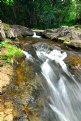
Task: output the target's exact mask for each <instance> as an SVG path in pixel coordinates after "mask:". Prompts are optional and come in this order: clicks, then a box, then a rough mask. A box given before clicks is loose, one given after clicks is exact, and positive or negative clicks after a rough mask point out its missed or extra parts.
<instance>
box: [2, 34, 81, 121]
mask: <svg viewBox="0 0 81 121" xmlns="http://www.w3.org/2000/svg"><path fill="white" fill-rule="evenodd" d="M35 36H36V35H35ZM14 43H15V44H16V45H17V46H18V47H20V48H22V50H23V53H24V56H23V57H20V58H16V59H15V61H14V64H13V67H14V76H13V79H12V81H11V83H10V84H9V85H8V87H7V88H6V90H5V91H4V93H3V95H2V97H3V98H4V101H5V102H6V101H7V102H8V101H11V102H12V104H13V114H14V113H15V112H16V113H17V114H14V115H13V117H14V119H13V121H81V83H80V81H79V80H78V78H77V77H76V78H75V76H74V75H72V74H71V73H70V71H69V70H68V68H67V65H66V64H65V62H64V60H65V59H66V58H67V57H68V52H67V51H66V50H65V49H64V48H63V46H62V45H61V44H58V43H54V42H51V41H47V40H44V39H42V38H40V39H38V38H30V37H28V38H26V39H22V38H21V39H19V41H18V42H15V41H14ZM60 47H62V49H61V48H60ZM72 53H74V52H73V51H70V54H69V55H71V56H72ZM78 54H79V56H81V54H80V53H76V55H78ZM77 59H78V58H77ZM73 61H74V60H72V63H74V62H73ZM78 61H79V60H78ZM79 62H81V61H79ZM77 73H78V71H77ZM80 74H81V72H80V73H79V75H78V77H80Z"/></svg>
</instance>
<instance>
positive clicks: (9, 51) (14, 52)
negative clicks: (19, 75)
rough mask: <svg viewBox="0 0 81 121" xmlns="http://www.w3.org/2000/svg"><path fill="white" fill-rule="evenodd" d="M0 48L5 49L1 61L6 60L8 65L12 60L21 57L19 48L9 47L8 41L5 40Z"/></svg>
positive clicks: (0, 44)
mask: <svg viewBox="0 0 81 121" xmlns="http://www.w3.org/2000/svg"><path fill="white" fill-rule="evenodd" d="M0 47H4V48H5V49H6V51H5V52H4V55H3V59H4V60H6V61H7V62H8V63H11V60H13V58H15V57H17V56H21V55H22V54H23V53H22V50H21V49H20V48H17V47H16V46H14V45H11V44H10V41H9V40H7V39H5V41H3V42H2V43H0Z"/></svg>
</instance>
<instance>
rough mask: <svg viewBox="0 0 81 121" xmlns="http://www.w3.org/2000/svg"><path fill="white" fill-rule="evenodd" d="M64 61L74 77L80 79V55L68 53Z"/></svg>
mask: <svg viewBox="0 0 81 121" xmlns="http://www.w3.org/2000/svg"><path fill="white" fill-rule="evenodd" d="M65 63H66V64H67V66H68V69H69V71H70V72H71V73H72V74H73V75H74V76H75V78H76V79H78V80H79V81H81V57H79V56H78V55H70V56H68V57H67V58H66V59H65Z"/></svg>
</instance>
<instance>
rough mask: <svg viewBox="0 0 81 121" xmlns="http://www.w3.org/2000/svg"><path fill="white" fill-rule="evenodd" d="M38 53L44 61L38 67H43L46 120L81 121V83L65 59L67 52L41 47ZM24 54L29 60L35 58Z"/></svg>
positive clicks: (41, 79)
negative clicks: (75, 77) (69, 69)
mask: <svg viewBox="0 0 81 121" xmlns="http://www.w3.org/2000/svg"><path fill="white" fill-rule="evenodd" d="M23 52H24V51H23ZM36 53H37V56H38V58H39V59H40V60H41V61H42V64H41V66H40V65H39V67H38V68H41V72H40V74H39V78H40V81H41V82H40V83H42V84H41V85H42V88H43V94H42V95H43V105H44V111H43V112H44V113H43V115H44V117H45V119H46V120H45V121H81V84H80V83H79V82H77V80H75V79H74V77H73V76H72V75H71V73H70V72H69V71H68V69H67V66H66V64H65V63H64V61H63V60H64V59H65V58H66V57H67V54H66V52H62V53H61V51H60V50H53V51H49V52H47V51H44V50H43V49H42V50H41V49H39V50H37V51H36ZM24 54H25V55H26V57H27V59H28V60H30V61H32V60H33V58H34V57H32V55H31V54H28V52H24ZM32 62H33V63H34V61H32ZM37 73H38V72H37ZM37 73H36V74H37ZM46 97H47V98H46Z"/></svg>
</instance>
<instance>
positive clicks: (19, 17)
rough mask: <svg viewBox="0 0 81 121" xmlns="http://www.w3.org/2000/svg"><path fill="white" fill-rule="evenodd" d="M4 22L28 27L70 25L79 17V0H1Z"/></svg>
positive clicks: (80, 15) (44, 27)
mask: <svg viewBox="0 0 81 121" xmlns="http://www.w3.org/2000/svg"><path fill="white" fill-rule="evenodd" d="M0 15H1V17H0V18H1V19H2V20H3V21H4V22H8V23H10V24H13V23H14V24H20V25H24V26H28V27H30V28H43V29H46V28H54V27H59V26H61V25H63V24H66V25H71V24H73V22H74V21H75V20H78V19H79V20H80V19H81V1H80V0H1V5H0Z"/></svg>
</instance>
